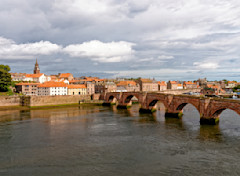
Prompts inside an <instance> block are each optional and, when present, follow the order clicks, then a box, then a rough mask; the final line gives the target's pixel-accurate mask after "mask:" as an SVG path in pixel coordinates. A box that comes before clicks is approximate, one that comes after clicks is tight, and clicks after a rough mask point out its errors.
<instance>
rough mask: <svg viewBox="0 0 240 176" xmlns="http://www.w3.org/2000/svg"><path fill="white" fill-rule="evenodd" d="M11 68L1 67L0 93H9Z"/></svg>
mask: <svg viewBox="0 0 240 176" xmlns="http://www.w3.org/2000/svg"><path fill="white" fill-rule="evenodd" d="M10 70H11V69H10V67H9V66H8V65H0V92H7V91H8V87H9V86H10V85H11V74H10V73H9V71H10Z"/></svg>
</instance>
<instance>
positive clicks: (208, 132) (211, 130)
mask: <svg viewBox="0 0 240 176" xmlns="http://www.w3.org/2000/svg"><path fill="white" fill-rule="evenodd" d="M199 139H200V140H203V141H216V142H221V141H222V134H221V130H220V128H219V125H201V126H200V131H199Z"/></svg>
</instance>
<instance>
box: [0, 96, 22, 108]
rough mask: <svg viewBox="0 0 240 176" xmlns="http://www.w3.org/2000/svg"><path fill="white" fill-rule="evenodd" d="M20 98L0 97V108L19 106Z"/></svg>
mask: <svg viewBox="0 0 240 176" xmlns="http://www.w3.org/2000/svg"><path fill="white" fill-rule="evenodd" d="M20 104H21V98H20V96H0V106H20Z"/></svg>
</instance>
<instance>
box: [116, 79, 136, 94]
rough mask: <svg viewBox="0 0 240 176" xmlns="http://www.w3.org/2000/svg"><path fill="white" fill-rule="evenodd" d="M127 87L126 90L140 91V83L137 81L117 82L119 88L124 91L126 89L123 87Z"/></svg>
mask: <svg viewBox="0 0 240 176" xmlns="http://www.w3.org/2000/svg"><path fill="white" fill-rule="evenodd" d="M120 87H123V88H124V89H126V92H139V91H140V85H139V84H137V83H136V82H135V81H120V82H119V83H118V84H117V90H118V91H120V90H122V92H123V91H124V89H123V88H120Z"/></svg>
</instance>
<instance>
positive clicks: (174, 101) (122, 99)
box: [104, 92, 240, 125]
mask: <svg viewBox="0 0 240 176" xmlns="http://www.w3.org/2000/svg"><path fill="white" fill-rule="evenodd" d="M133 97H136V98H137V99H138V101H139V103H140V104H141V108H140V110H139V111H140V112H144V113H146V112H147V113H151V112H154V111H156V104H157V102H158V101H160V102H162V103H163V104H164V106H165V116H166V117H181V116H182V115H183V108H184V107H185V106H186V105H187V104H192V105H193V106H194V107H195V108H196V109H197V110H198V112H199V114H200V123H201V124H211V125H215V124H217V123H218V122H219V117H220V114H221V112H222V111H224V110H225V109H231V110H233V111H235V112H236V113H237V114H239V115H240V101H239V100H231V99H220V98H204V97H197V96H190V95H172V94H163V93H146V92H109V93H106V95H105V97H104V102H105V104H109V105H110V104H113V103H116V104H117V107H118V108H129V107H131V105H132V98H133Z"/></svg>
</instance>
